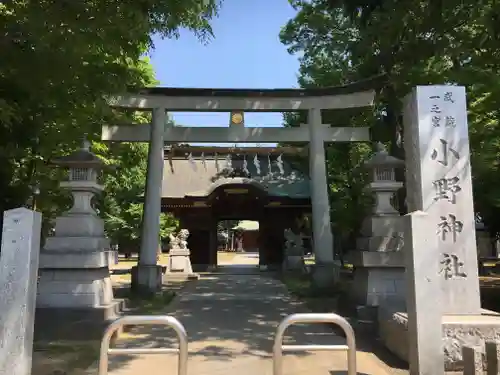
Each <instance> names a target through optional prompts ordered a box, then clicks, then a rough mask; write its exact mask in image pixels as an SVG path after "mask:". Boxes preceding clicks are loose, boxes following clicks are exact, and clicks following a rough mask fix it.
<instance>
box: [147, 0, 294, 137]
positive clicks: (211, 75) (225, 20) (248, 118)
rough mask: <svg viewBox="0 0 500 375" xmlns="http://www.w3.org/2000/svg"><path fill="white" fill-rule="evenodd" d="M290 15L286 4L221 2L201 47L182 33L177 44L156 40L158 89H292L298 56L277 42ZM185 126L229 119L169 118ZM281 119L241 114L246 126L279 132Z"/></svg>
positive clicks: (225, 122)
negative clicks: (210, 35) (210, 34)
mask: <svg viewBox="0 0 500 375" xmlns="http://www.w3.org/2000/svg"><path fill="white" fill-rule="evenodd" d="M294 15H295V11H294V10H293V9H292V7H291V6H290V5H289V3H288V1H287V0H252V1H249V0H224V2H223V4H222V9H221V11H220V14H219V17H218V18H216V19H214V20H213V21H212V27H213V31H214V34H215V36H214V38H213V39H212V40H211V41H210V42H209V43H208V44H206V45H204V44H203V43H201V42H200V41H199V40H198V39H197V38H196V37H195V36H194V35H192V34H191V33H189V32H187V31H184V30H183V31H182V32H181V36H180V38H179V39H177V40H161V39H159V38H157V39H155V45H156V48H155V49H154V50H153V51H152V52H151V61H152V64H153V67H154V69H155V72H156V78H157V79H158V80H159V81H160V85H161V86H170V87H213V88H291V87H297V72H298V68H299V63H298V58H297V56H291V55H289V54H288V52H287V51H286V47H285V46H284V45H282V44H281V43H280V41H279V32H280V29H281V28H282V27H283V26H284V25H285V24H286V22H287V21H288V20H289V19H291V18H293V17H294ZM173 117H174V120H175V122H176V123H177V124H180V125H185V126H228V124H229V114H228V113H204V112H203V113H200V112H191V113H180V112H178V113H174V114H173ZM281 122H282V115H281V113H246V114H245V124H246V126H250V127H251V126H280V125H281Z"/></svg>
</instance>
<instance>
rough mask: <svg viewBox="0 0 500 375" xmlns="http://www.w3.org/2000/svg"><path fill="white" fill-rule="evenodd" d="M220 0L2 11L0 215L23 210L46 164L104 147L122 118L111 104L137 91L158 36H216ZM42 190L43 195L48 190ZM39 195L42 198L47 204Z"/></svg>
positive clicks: (22, 4) (47, 4)
mask: <svg viewBox="0 0 500 375" xmlns="http://www.w3.org/2000/svg"><path fill="white" fill-rule="evenodd" d="M218 6H219V3H218V2H217V1H216V0H208V1H203V2H200V1H198V0H187V1H182V2H179V1H175V0H155V1H148V0H139V1H121V0H120V1H118V0H97V1H94V0H92V1H90V0H84V1H78V2H73V1H60V2H54V1H51V0H40V1H22V0H13V1H9V2H3V3H1V4H0V33H1V35H2V38H1V39H0V43H1V45H0V48H1V49H2V51H4V54H3V55H2V59H1V61H0V87H2V89H1V90H0V196H1V197H2V199H1V200H0V211H1V210H3V209H8V208H12V207H16V206H19V205H23V204H25V203H26V201H27V199H28V198H29V197H30V195H31V187H32V186H34V185H40V184H41V183H42V182H43V178H42V176H43V175H45V173H46V170H45V168H44V166H45V164H46V162H47V161H48V160H50V159H51V158H52V157H54V156H55V155H57V154H61V153H63V154H64V153H67V152H69V151H70V150H71V149H74V147H75V146H76V144H77V143H78V141H79V139H81V137H82V135H83V134H85V133H87V134H89V135H90V137H91V138H94V139H98V135H99V133H100V126H101V124H103V123H107V122H111V123H112V122H113V121H116V120H117V116H118V114H117V113H116V112H114V111H112V110H111V109H110V108H109V107H108V106H107V104H106V101H105V96H106V95H108V94H112V93H117V92H123V91H125V90H126V88H127V87H128V86H140V85H141V84H142V78H143V68H144V63H143V62H142V61H141V59H140V58H141V56H142V55H143V54H144V53H145V52H146V51H147V50H148V49H149V48H153V45H152V39H151V36H152V35H153V34H159V35H161V36H163V37H176V36H178V30H179V28H180V27H186V28H188V29H191V30H193V31H194V32H195V33H196V34H197V35H198V36H199V37H200V38H201V39H202V40H207V38H209V37H210V35H211V29H210V25H209V23H208V22H209V20H210V18H211V17H212V16H213V15H214V14H216V11H217V9H218ZM41 190H43V189H41ZM43 198H44V196H41V197H40V199H43Z"/></svg>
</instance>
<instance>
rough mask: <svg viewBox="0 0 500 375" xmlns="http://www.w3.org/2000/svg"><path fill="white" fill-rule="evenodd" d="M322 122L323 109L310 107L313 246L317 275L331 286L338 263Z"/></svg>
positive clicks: (315, 272)
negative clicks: (329, 198)
mask: <svg viewBox="0 0 500 375" xmlns="http://www.w3.org/2000/svg"><path fill="white" fill-rule="evenodd" d="M322 126H323V124H322V121H321V109H317V108H314V109H310V110H309V116H308V129H309V173H310V179H311V206H312V227H313V249H314V255H315V257H316V266H315V267H314V272H313V277H314V280H315V282H316V284H317V285H318V286H321V287H327V286H330V285H331V283H332V282H333V278H334V264H333V235H332V231H331V226H330V202H329V200H328V186H327V177H326V158H325V143H324V139H323V137H322V131H321V127H322Z"/></svg>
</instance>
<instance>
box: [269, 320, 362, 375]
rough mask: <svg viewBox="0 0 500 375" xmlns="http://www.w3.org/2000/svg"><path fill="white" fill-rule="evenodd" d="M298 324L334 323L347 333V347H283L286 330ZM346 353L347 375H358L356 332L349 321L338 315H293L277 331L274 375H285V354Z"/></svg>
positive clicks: (274, 349)
mask: <svg viewBox="0 0 500 375" xmlns="http://www.w3.org/2000/svg"><path fill="white" fill-rule="evenodd" d="M297 323H333V324H336V325H338V326H339V327H340V328H342V330H343V331H344V333H345V336H346V339H347V345H283V336H284V334H285V331H286V329H287V328H288V327H289V326H291V325H294V324H297ZM320 350H321V351H325V350H332V351H346V352H347V374H348V375H356V340H355V338H354V330H353V329H352V327H351V325H350V324H349V322H348V321H347V320H345V319H344V318H343V317H341V316H340V315H337V314H315V313H312V314H292V315H289V316H287V317H286V318H285V319H283V320H282V321H281V323H280V324H279V326H278V329H277V330H276V336H275V338H274V346H273V375H282V374H283V352H291V351H300V352H307V351H320Z"/></svg>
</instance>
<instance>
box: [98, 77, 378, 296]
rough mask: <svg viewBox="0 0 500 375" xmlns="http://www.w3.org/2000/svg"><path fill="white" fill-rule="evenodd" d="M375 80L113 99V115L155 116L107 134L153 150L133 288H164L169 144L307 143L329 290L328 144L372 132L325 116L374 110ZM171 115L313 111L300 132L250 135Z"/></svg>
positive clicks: (320, 269)
mask: <svg viewBox="0 0 500 375" xmlns="http://www.w3.org/2000/svg"><path fill="white" fill-rule="evenodd" d="M376 80H378V77H376V78H375V79H370V80H367V81H361V82H357V83H353V84H350V85H346V86H339V87H331V88H323V89H190V88H161V87H155V88H144V89H141V90H138V91H137V92H136V93H130V94H126V95H119V96H114V97H112V98H110V99H109V104H110V105H111V106H113V107H120V108H129V109H136V110H144V111H152V122H151V124H147V125H119V126H103V127H102V140H103V141H118V142H149V155H148V171H147V180H146V194H145V202H144V217H143V225H142V234H141V249H140V259H139V264H138V266H137V269H136V270H135V271H133V273H132V275H133V278H134V281H133V284H135V285H137V286H139V287H141V288H145V289H147V290H157V289H158V288H159V287H161V267H159V266H158V265H157V263H156V254H157V253H156V252H157V249H158V246H159V240H160V236H159V232H160V223H159V216H160V213H161V190H162V178H163V158H164V156H163V147H164V143H165V142H168V143H170V142H172V143H176V142H182V143H186V142H207V143H225V142H227V143H249V142H255V143H279V142H309V166H310V168H309V170H310V180H311V206H312V219H313V225H312V227H313V249H314V254H315V256H316V266H315V271H314V275H315V279H316V281H317V282H318V283H319V284H324V285H327V284H329V283H330V282H331V280H332V277H333V275H334V265H333V236H332V232H331V228H330V205H329V202H328V188H327V176H326V165H325V148H324V143H325V142H360V141H369V140H370V137H369V129H368V128H366V127H365V128H361V127H357V128H355V127H339V128H335V127H330V126H329V125H327V124H323V123H322V120H321V110H322V109H344V108H354V107H367V106H371V105H372V104H373V99H374V96H375V93H374V91H373V90H372V89H368V88H371V87H373V85H374V82H375V81H376ZM167 111H169V112H174V111H179V112H181V111H182V112H189V111H192V112H194V111H205V112H207V111H213V112H235V111H236V112H237V111H240V112H243V111H246V112H295V111H307V112H308V120H307V124H302V125H301V126H300V127H297V128H264V127H255V128H247V127H245V126H244V124H243V123H242V122H243V121H240V122H238V116H235V117H234V118H233V120H232V121H231V125H230V126H229V127H184V126H175V125H174V124H172V123H171V122H169V121H167Z"/></svg>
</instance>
